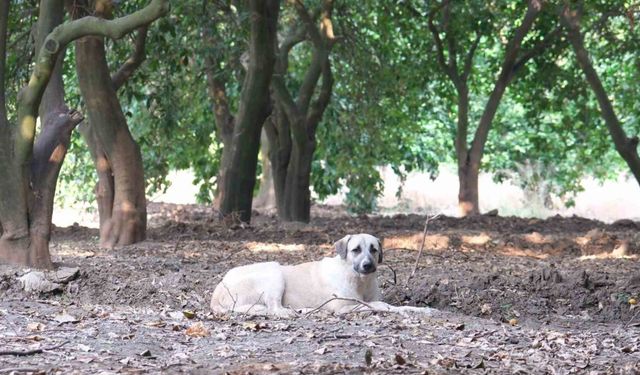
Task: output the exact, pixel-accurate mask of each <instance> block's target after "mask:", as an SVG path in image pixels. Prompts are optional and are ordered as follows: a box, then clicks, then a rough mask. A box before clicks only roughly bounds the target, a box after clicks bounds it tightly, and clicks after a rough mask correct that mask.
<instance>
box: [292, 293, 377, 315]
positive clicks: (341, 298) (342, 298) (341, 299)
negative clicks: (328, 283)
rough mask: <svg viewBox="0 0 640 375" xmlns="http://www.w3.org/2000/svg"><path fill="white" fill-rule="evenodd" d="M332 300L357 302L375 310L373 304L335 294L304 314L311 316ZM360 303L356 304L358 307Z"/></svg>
mask: <svg viewBox="0 0 640 375" xmlns="http://www.w3.org/2000/svg"><path fill="white" fill-rule="evenodd" d="M332 301H350V302H356V303H358V304H360V305H363V306H366V307H368V308H369V309H371V310H375V309H374V308H373V307H372V306H371V305H369V304H368V303H366V302H364V301H361V300H359V299H357V298H348V297H338V296H336V295H334V296H333V297H332V298H329V299H328V300H326V301H324V302H323V303H322V304H320V306H318V307H316V308H315V309H313V310H311V311H309V312H307V313H306V314H304V315H305V316H309V315H311V314H313V313H316V312H318V311H320V309H322V308H323V307H324V306H325V305H326V304H328V303H329V302H332ZM358 306H359V305H356V307H358Z"/></svg>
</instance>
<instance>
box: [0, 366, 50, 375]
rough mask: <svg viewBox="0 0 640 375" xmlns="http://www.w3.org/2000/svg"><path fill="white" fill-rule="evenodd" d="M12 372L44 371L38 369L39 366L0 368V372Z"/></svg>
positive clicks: (39, 372) (40, 372)
mask: <svg viewBox="0 0 640 375" xmlns="http://www.w3.org/2000/svg"><path fill="white" fill-rule="evenodd" d="M12 372H33V373H36V374H42V373H44V372H45V371H44V370H40V369H39V368H33V367H7V368H1V369H0V374H7V373H12Z"/></svg>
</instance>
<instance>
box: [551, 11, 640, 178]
mask: <svg viewBox="0 0 640 375" xmlns="http://www.w3.org/2000/svg"><path fill="white" fill-rule="evenodd" d="M580 17H581V14H580V12H579V11H575V10H572V9H570V8H569V7H568V6H565V8H564V9H563V10H562V11H561V19H562V21H563V23H564V25H565V26H566V28H567V36H568V39H569V41H570V42H571V45H572V46H573V50H574V53H575V56H576V60H577V61H578V64H579V65H580V68H581V69H582V71H583V73H584V75H585V78H586V80H587V82H588V83H589V85H590V86H591V89H592V91H593V93H594V95H595V96H596V99H597V101H598V105H599V106H600V111H601V112H602V117H603V119H604V122H605V125H606V126H607V129H608V131H609V135H610V136H611V139H612V140H613V143H614V145H615V148H616V150H617V151H618V153H619V154H620V156H622V158H623V159H624V160H625V162H626V163H627V165H628V166H629V169H631V172H632V173H633V175H634V176H635V178H636V181H637V182H638V183H640V158H639V157H638V150H637V146H638V139H637V138H636V137H631V138H628V137H627V134H626V132H625V131H624V128H623V127H622V125H621V124H620V120H619V119H618V117H617V115H616V113H615V110H614V108H613V104H612V103H611V100H610V99H609V97H608V96H607V92H606V90H605V88H604V86H603V85H602V81H601V80H600V77H599V76H598V72H597V71H596V70H595V68H594V67H593V65H592V63H591V59H590V57H589V52H588V51H587V49H586V47H585V45H584V35H583V34H582V31H581V30H580Z"/></svg>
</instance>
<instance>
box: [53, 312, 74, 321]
mask: <svg viewBox="0 0 640 375" xmlns="http://www.w3.org/2000/svg"><path fill="white" fill-rule="evenodd" d="M53 320H55V321H56V322H58V323H60V324H64V323H77V322H79V319H78V318H76V317H75V316H73V315H69V314H67V312H66V311H64V310H63V311H62V313H61V314H58V315H56V316H54V317H53Z"/></svg>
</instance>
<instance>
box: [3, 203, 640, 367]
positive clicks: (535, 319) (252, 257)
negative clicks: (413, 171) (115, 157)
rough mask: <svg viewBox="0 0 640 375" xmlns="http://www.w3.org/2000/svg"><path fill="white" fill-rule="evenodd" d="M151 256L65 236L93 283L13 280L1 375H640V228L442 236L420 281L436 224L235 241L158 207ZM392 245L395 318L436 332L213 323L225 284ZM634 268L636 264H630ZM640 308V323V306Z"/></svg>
mask: <svg viewBox="0 0 640 375" xmlns="http://www.w3.org/2000/svg"><path fill="white" fill-rule="evenodd" d="M150 211H151V213H152V218H151V222H152V224H153V226H154V229H152V230H151V233H150V238H149V240H148V241H146V242H144V243H142V244H139V245H135V246H130V247H127V248H122V249H117V250H114V251H102V250H100V249H98V248H97V247H96V242H97V241H96V235H97V233H95V231H92V230H88V229H85V228H79V227H70V228H59V229H57V230H56V231H55V236H54V240H53V247H52V249H53V252H54V254H55V257H56V260H57V261H59V262H64V263H71V264H74V265H77V266H78V267H79V268H80V273H79V276H78V277H77V278H76V279H74V280H73V281H71V282H70V283H68V284H67V285H66V286H65V287H64V290H62V291H61V292H57V293H49V294H42V295H31V294H27V293H26V292H24V291H22V290H21V287H20V283H19V282H18V277H20V276H22V275H23V274H24V273H25V272H26V271H25V270H21V269H16V268H10V267H0V354H1V353H2V351H14V352H15V351H27V350H38V351H39V350H41V351H42V352H41V353H33V354H30V355H26V356H15V355H0V374H2V373H10V371H11V369H12V368H13V369H22V370H21V371H22V372H21V373H25V372H26V371H23V370H32V372H33V373H51V374H53V373H64V374H67V373H74V372H75V373H158V372H166V373H203V374H205V373H206V374H209V373H225V372H227V373H238V374H248V373H254V374H255V373H277V372H281V373H345V372H350V373H362V372H370V373H389V372H391V373H425V372H426V373H444V372H451V371H453V372H454V373H479V374H480V373H492V374H493V373H504V374H512V373H523V374H524V373H594V374H599V373H603V374H608V373H610V374H618V373H629V374H633V373H637V372H638V371H640V348H639V340H640V339H639V337H640V336H639V335H638V333H639V332H640V330H639V326H640V317H639V316H638V311H640V309H637V308H636V307H635V306H634V305H632V304H630V303H629V302H630V300H631V299H634V298H635V299H640V298H638V297H640V272H639V268H638V260H637V258H636V254H638V253H640V251H639V249H640V237H638V234H637V233H638V230H637V229H638V228H637V224H636V223H634V222H619V223H616V224H615V225H604V224H602V223H599V222H595V221H590V220H585V219H580V218H565V219H563V218H551V219H548V220H544V221H543V220H527V219H516V218H501V217H479V218H476V219H472V220H468V219H466V220H461V219H454V218H441V219H438V220H437V221H434V222H432V223H431V224H430V226H429V228H430V229H429V235H428V236H427V240H426V249H425V252H424V253H423V256H422V257H421V259H420V262H419V267H418V270H417V273H416V276H414V277H413V278H412V279H411V280H408V275H409V274H410V273H411V270H412V268H413V263H414V262H415V259H416V255H417V252H416V251H415V249H417V248H418V247H419V246H420V242H421V241H422V230H423V226H424V220H425V218H424V217H421V216H395V217H386V218H385V217H365V216H363V217H343V216H339V217H338V216H337V215H338V214H336V213H335V212H331V211H327V210H326V209H323V208H322V207H320V208H316V217H317V219H315V220H314V222H313V223H312V225H310V226H307V227H300V226H298V227H296V226H284V227H283V226H281V225H278V223H277V222H276V221H275V219H273V218H272V217H270V216H258V217H257V218H256V220H255V221H254V224H253V225H252V226H251V227H245V228H242V227H235V228H226V227H223V226H222V225H221V224H220V223H219V222H217V220H215V219H214V217H215V216H214V215H213V214H212V213H211V211H210V210H209V209H207V208H203V207H198V206H174V205H154V206H152V207H151V210H150ZM354 232H369V233H372V234H376V235H378V236H380V237H382V238H384V245H385V248H386V249H387V251H386V252H385V264H386V265H387V266H388V267H382V268H381V273H380V276H379V277H380V279H381V281H382V286H383V289H384V292H385V300H386V301H387V302H390V303H395V304H411V305H418V306H425V305H428V306H431V307H434V308H437V309H438V310H439V311H438V312H437V313H435V314H434V315H432V316H401V315H393V314H391V315H389V314H371V313H357V314H355V313H354V314H350V315H348V316H342V317H336V316H332V315H329V314H326V313H323V312H317V313H314V314H312V315H310V316H301V317H298V318H296V319H291V320H277V319H266V318H261V317H253V316H242V315H240V316H235V317H225V316H222V317H221V316H213V315H212V314H211V313H209V311H208V298H209V295H210V292H211V290H212V289H213V288H214V287H215V285H216V283H217V282H218V280H219V277H220V276H221V274H223V273H224V272H225V271H226V270H228V269H229V268H231V267H233V266H235V265H238V264H246V263H250V262H255V261H263V260H278V261H281V262H283V263H297V262H301V261H305V260H311V259H319V258H321V257H322V256H328V255H332V248H331V244H332V242H333V241H335V240H336V239H338V238H340V237H341V236H343V235H344V234H346V233H354ZM622 254H626V256H625V257H621V255H622ZM636 306H637V305H636Z"/></svg>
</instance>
